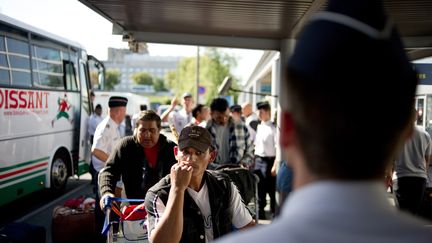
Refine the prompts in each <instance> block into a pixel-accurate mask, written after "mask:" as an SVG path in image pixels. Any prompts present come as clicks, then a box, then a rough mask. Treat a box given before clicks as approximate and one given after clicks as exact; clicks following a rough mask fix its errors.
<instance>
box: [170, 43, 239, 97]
mask: <svg viewBox="0 0 432 243" xmlns="http://www.w3.org/2000/svg"><path fill="white" fill-rule="evenodd" d="M199 61H200V67H199V72H200V73H199V85H200V86H204V87H205V89H206V93H205V94H204V100H205V102H204V103H206V104H208V103H210V102H211V100H212V99H213V98H215V97H217V96H218V94H217V88H218V86H219V85H220V84H221V83H222V81H223V79H224V78H225V77H226V76H232V75H231V72H230V71H231V68H233V67H234V66H235V65H236V60H235V58H234V57H232V56H230V55H229V54H227V53H223V52H220V51H218V50H217V49H216V48H206V49H205V51H204V54H201V55H200V58H199ZM196 70H197V65H196V57H187V58H183V59H182V60H180V62H179V63H178V66H177V70H176V71H172V72H169V73H167V75H166V76H165V80H166V81H167V84H168V86H169V87H170V88H171V89H172V91H173V92H174V93H175V94H176V95H177V96H178V97H179V96H180V95H181V94H182V93H183V92H190V93H192V94H196V93H197V88H198V87H197V86H196ZM236 82H237V80H236V79H235V78H233V87H234V86H236V85H237V84H236ZM235 95H237V94H235ZM194 96H195V95H194ZM195 99H196V97H195Z"/></svg>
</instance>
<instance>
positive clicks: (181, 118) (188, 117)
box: [169, 108, 193, 134]
mask: <svg viewBox="0 0 432 243" xmlns="http://www.w3.org/2000/svg"><path fill="white" fill-rule="evenodd" d="M192 118H193V117H192V112H189V113H187V112H186V110H185V109H184V108H183V109H181V110H179V111H177V112H171V114H170V116H169V122H170V123H171V124H174V126H175V128H176V129H177V132H178V133H179V134H180V132H181V130H182V129H183V127H185V126H186V125H187V124H189V123H190V122H191V121H192Z"/></svg>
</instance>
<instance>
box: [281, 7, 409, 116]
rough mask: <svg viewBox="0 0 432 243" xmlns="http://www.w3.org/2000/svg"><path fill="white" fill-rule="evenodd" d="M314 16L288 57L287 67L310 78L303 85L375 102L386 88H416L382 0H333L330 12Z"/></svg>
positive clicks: (341, 97) (392, 90)
mask: <svg viewBox="0 0 432 243" xmlns="http://www.w3.org/2000/svg"><path fill="white" fill-rule="evenodd" d="M310 20H311V21H310V22H309V23H308V24H307V25H306V26H305V28H304V30H303V31H302V34H301V36H300V38H299V39H298V41H297V42H296V47H295V50H294V53H293V55H292V56H291V57H290V59H289V61H288V68H289V72H291V73H295V74H297V75H298V74H300V75H301V76H302V79H303V80H307V81H304V82H303V85H304V86H305V87H308V88H310V89H311V90H319V91H320V93H322V94H327V96H329V97H330V96H331V97H334V98H337V97H339V100H345V99H346V98H348V97H349V99H351V100H358V99H362V100H365V101H367V102H369V101H371V103H372V101H373V102H376V101H375V100H374V99H375V98H376V99H382V93H383V92H386V93H392V94H394V97H400V96H402V95H403V94H405V93H407V92H412V90H413V87H414V88H415V82H416V78H415V77H416V75H415V72H414V70H413V68H412V65H411V64H410V63H409V60H408V58H407V56H406V53H405V50H404V48H403V44H402V41H401V39H400V37H399V34H398V32H397V30H396V28H395V27H394V25H393V24H392V21H390V20H389V19H388V18H387V16H386V15H385V11H384V8H383V6H382V1H376V0H367V1H366V0H364V1H363V0H356V1H336V0H329V1H328V7H327V11H325V12H318V13H317V14H315V15H313V16H312V17H311V18H310ZM348 83H350V84H353V85H355V89H352V88H351V87H352V86H349V85H347V84H348ZM371 95H373V98H374V99H372V98H371ZM311 96H313V95H311ZM338 103H340V104H342V102H338ZM347 103H348V102H347ZM358 103H359V105H360V104H361V105H362V106H363V107H364V103H363V102H358ZM341 109H344V108H341ZM354 110H355V109H354Z"/></svg>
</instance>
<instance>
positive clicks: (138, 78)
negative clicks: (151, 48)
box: [132, 72, 153, 85]
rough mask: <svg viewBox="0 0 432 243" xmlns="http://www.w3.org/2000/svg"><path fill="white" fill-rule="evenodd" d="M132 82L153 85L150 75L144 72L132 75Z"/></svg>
mask: <svg viewBox="0 0 432 243" xmlns="http://www.w3.org/2000/svg"><path fill="white" fill-rule="evenodd" d="M132 80H133V81H134V83H136V84H142V85H153V77H152V75H151V74H149V73H146V72H139V73H135V74H134V75H132Z"/></svg>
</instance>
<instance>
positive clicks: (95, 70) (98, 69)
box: [88, 56, 105, 90]
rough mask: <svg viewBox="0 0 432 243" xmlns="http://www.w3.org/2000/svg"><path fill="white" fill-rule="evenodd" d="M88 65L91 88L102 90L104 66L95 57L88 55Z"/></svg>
mask: <svg viewBox="0 0 432 243" xmlns="http://www.w3.org/2000/svg"><path fill="white" fill-rule="evenodd" d="M88 67H89V73H90V84H91V88H92V89H93V90H104V88H105V87H104V84H105V67H104V65H103V63H101V62H100V61H99V60H97V59H96V58H94V57H92V56H89V59H88Z"/></svg>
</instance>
